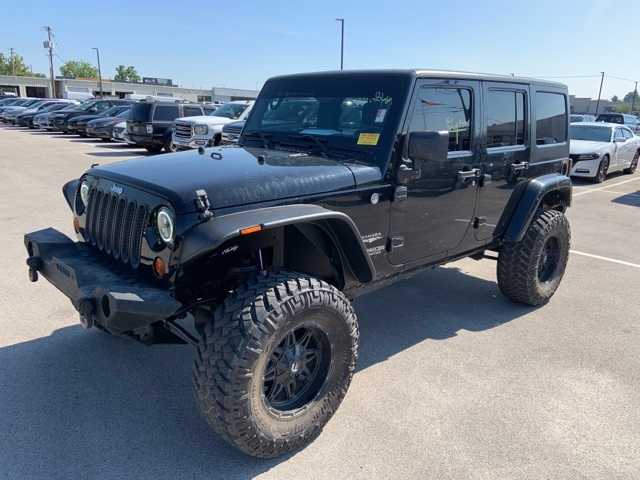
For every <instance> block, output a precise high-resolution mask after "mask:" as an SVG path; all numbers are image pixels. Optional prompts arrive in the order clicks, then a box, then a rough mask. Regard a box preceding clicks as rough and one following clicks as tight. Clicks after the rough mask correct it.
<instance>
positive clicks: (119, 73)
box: [113, 65, 140, 82]
mask: <svg viewBox="0 0 640 480" xmlns="http://www.w3.org/2000/svg"><path fill="white" fill-rule="evenodd" d="M113 79H114V80H116V81H118V82H139V81H140V75H138V72H137V71H136V67H134V66H132V65H129V66H128V67H125V66H124V65H118V66H117V67H116V75H115V77H113Z"/></svg>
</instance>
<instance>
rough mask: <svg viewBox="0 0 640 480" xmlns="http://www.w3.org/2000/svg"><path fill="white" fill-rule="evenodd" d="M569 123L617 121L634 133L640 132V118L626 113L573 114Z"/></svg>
mask: <svg viewBox="0 0 640 480" xmlns="http://www.w3.org/2000/svg"><path fill="white" fill-rule="evenodd" d="M570 121H571V123H578V122H606V123H617V124H618V125H625V126H627V127H629V128H630V129H631V130H632V131H633V132H634V133H635V134H640V118H638V117H636V116H635V115H629V114H626V113H601V114H600V115H598V116H595V115H589V114H586V113H585V114H582V113H581V114H573V115H571V118H570Z"/></svg>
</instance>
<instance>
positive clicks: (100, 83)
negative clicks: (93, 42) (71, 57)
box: [93, 47, 104, 98]
mask: <svg viewBox="0 0 640 480" xmlns="http://www.w3.org/2000/svg"><path fill="white" fill-rule="evenodd" d="M93 50H95V51H96V55H97V56H98V85H99V88H100V98H104V94H103V93H102V72H101V71H100V50H98V49H97V48H96V47H93Z"/></svg>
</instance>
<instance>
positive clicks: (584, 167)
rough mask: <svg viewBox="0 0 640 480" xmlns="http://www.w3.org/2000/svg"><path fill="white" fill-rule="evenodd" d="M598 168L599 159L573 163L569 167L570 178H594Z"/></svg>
mask: <svg viewBox="0 0 640 480" xmlns="http://www.w3.org/2000/svg"><path fill="white" fill-rule="evenodd" d="M599 167H600V159H599V158H596V159H595V160H579V161H574V162H573V166H572V167H571V173H570V176H572V177H589V178H592V177H595V176H596V174H597V173H598V168H599Z"/></svg>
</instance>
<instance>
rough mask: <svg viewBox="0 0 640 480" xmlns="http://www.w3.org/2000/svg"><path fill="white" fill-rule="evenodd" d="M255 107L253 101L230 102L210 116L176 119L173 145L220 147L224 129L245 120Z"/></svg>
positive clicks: (182, 146) (181, 146)
mask: <svg viewBox="0 0 640 480" xmlns="http://www.w3.org/2000/svg"><path fill="white" fill-rule="evenodd" d="M251 107H253V101H252V100H251V101H250V100H237V101H233V102H228V103H225V104H224V105H222V106H221V107H219V108H217V109H216V110H215V111H214V112H213V113H211V114H209V115H203V116H198V117H182V118H178V119H176V122H175V128H174V130H173V144H174V145H175V146H176V147H178V148H198V147H208V146H212V145H219V144H220V140H221V138H222V127H223V126H225V125H226V124H227V123H230V122H237V121H239V120H245V119H246V118H247V116H248V115H249V112H250V111H251Z"/></svg>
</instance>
